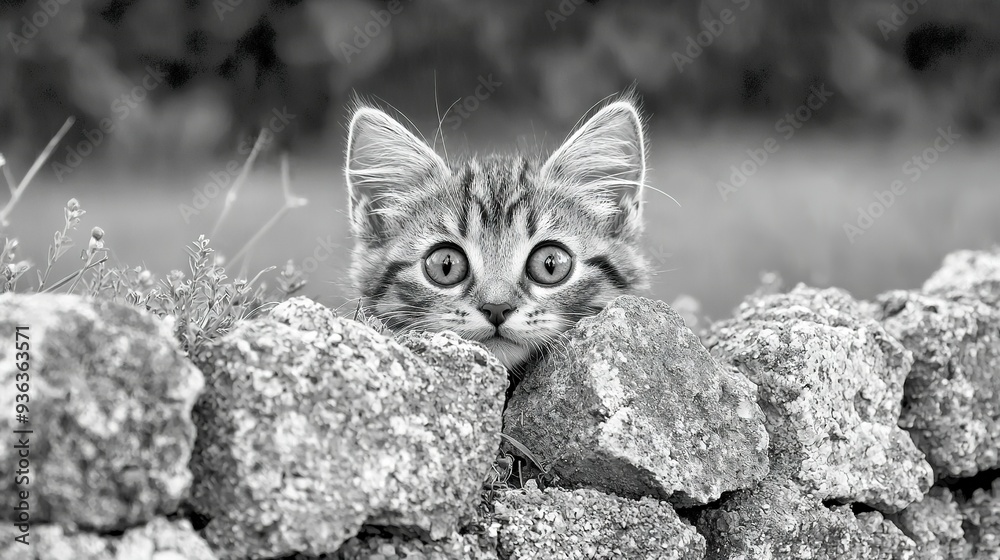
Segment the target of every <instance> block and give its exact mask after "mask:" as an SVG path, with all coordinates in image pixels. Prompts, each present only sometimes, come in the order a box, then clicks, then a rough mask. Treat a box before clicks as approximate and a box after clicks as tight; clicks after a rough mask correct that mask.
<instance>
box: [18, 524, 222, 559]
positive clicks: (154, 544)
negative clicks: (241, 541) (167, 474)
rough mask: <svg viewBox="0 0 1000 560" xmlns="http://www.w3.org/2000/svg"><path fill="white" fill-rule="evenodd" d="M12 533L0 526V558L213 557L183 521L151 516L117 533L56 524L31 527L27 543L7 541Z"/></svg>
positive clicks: (210, 551) (209, 550) (206, 546)
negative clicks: (75, 529)
mask: <svg viewBox="0 0 1000 560" xmlns="http://www.w3.org/2000/svg"><path fill="white" fill-rule="evenodd" d="M14 536H16V534H15V531H14V530H13V529H12V528H11V527H9V526H8V525H2V526H0V539H2V541H3V542H4V543H5V544H4V547H0V560H215V559H216V557H215V555H214V554H213V553H212V550H211V549H210V548H209V547H208V544H207V543H206V542H205V541H203V540H202V539H201V537H199V536H198V534H197V533H195V532H194V530H193V529H192V528H191V524H190V523H188V522H187V521H186V520H179V521H168V520H166V519H164V518H162V517H157V518H154V519H153V520H152V521H150V522H149V523H147V524H145V525H141V526H139V527H135V528H132V529H129V530H127V531H125V533H124V534H122V535H121V536H110V535H99V534H95V533H72V532H68V531H67V530H66V529H64V528H63V527H60V526H59V525H36V526H32V528H31V544H29V545H28V546H24V545H21V544H7V543H11V542H12V539H13V538H14Z"/></svg>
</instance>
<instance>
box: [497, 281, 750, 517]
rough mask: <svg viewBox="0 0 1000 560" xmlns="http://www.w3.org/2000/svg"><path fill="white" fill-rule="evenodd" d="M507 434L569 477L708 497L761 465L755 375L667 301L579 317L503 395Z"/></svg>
mask: <svg viewBox="0 0 1000 560" xmlns="http://www.w3.org/2000/svg"><path fill="white" fill-rule="evenodd" d="M504 433H505V434H506V435H507V436H509V437H511V438H513V439H514V440H516V441H518V442H520V443H521V444H522V445H524V446H525V447H526V448H527V449H529V450H530V451H531V453H532V454H533V455H534V456H535V458H536V460H538V461H540V462H541V463H542V464H543V465H544V466H545V467H547V468H548V469H550V470H551V472H552V473H553V474H555V475H557V476H558V477H559V484H560V485H565V486H568V487H587V488H596V489H600V490H603V491H606V492H610V493H614V494H617V495H621V496H628V497H640V496H651V497H656V498H659V499H666V500H669V501H671V502H673V503H676V504H680V505H695V504H705V503H708V502H711V501H712V500H715V499H717V498H718V497H719V496H720V495H721V494H722V493H723V492H725V491H729V490H734V489H737V488H744V487H746V486H749V485H752V484H753V483H754V482H756V481H758V480H760V479H762V478H763V477H764V475H765V474H766V473H767V452H766V451H767V434H766V432H765V430H764V426H763V413H762V412H761V410H760V408H759V407H758V406H757V403H756V393H755V389H754V386H753V385H752V384H751V383H749V382H748V381H747V380H746V378H744V377H743V376H742V375H740V374H739V373H736V372H733V371H730V370H729V369H727V368H723V367H721V366H720V365H719V364H718V362H716V360H715V359H713V358H712V357H711V356H710V355H709V354H708V352H707V351H706V350H705V348H704V347H703V346H702V345H701V342H700V341H699V340H698V337H696V336H695V335H694V334H693V333H692V332H691V331H690V330H689V329H688V328H687V327H686V326H685V325H684V322H683V320H682V319H681V318H680V317H679V316H678V315H677V314H676V313H674V312H673V310H671V309H670V307H669V306H667V305H666V304H665V303H663V302H653V301H650V300H647V299H643V298H639V297H634V296H623V297H620V298H617V299H615V300H614V301H613V302H611V304H609V305H608V306H607V307H606V308H605V309H604V310H603V311H602V312H601V313H599V314H597V315H596V316H594V317H589V318H585V319H583V320H581V321H580V322H579V324H578V325H577V326H576V327H574V328H573V329H571V330H570V331H568V332H567V333H566V337H565V342H564V344H563V345H562V346H561V347H559V348H556V349H555V350H554V351H552V352H551V353H550V354H549V355H548V356H546V357H545V358H544V360H543V361H542V363H541V364H540V365H539V366H538V367H537V368H536V369H535V370H533V371H532V372H530V373H529V374H528V375H527V377H526V379H525V380H524V381H522V382H521V384H520V385H519V386H518V387H517V389H516V390H515V392H514V395H513V396H512V397H511V399H510V402H509V403H508V405H507V410H506V412H505V413H504Z"/></svg>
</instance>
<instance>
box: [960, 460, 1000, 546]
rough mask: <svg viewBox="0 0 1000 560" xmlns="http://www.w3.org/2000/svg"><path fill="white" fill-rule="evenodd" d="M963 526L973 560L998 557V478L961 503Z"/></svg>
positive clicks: (999, 505)
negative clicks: (991, 484)
mask: <svg viewBox="0 0 1000 560" xmlns="http://www.w3.org/2000/svg"><path fill="white" fill-rule="evenodd" d="M962 516H963V517H964V518H965V521H964V524H963V527H964V528H965V530H966V531H965V532H966V539H967V540H968V541H969V542H970V544H971V545H972V558H974V559H975V560H987V559H989V560H995V559H996V558H1000V478H996V479H994V480H993V486H992V488H990V489H985V488H979V489H976V490H975V491H974V492H973V493H972V497H971V498H970V499H969V500H968V501H967V502H965V503H964V504H962Z"/></svg>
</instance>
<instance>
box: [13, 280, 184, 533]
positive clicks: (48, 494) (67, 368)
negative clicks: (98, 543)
mask: <svg viewBox="0 0 1000 560" xmlns="http://www.w3.org/2000/svg"><path fill="white" fill-rule="evenodd" d="M17 326H27V327H28V330H27V331H22V332H26V333H27V334H28V336H29V339H28V343H29V350H28V354H29V364H30V366H29V371H28V374H29V375H28V383H29V385H30V389H29V392H28V396H29V398H30V401H29V402H28V403H27V404H28V416H29V419H30V423H29V424H20V423H18V424H16V425H15V424H14V420H15V418H14V405H15V399H16V393H17V391H16V388H15V383H19V382H21V381H22V380H23V378H20V377H17V376H18V375H19V374H20V371H18V370H17V369H16V368H15V363H16V361H15V358H16V357H17V351H16V349H15V345H14V342H15V341H14V332H15V327H17ZM0 331H2V332H4V333H8V334H7V336H8V341H7V342H5V343H4V344H2V345H0V410H3V411H4V413H3V414H2V415H0V431H2V432H3V433H4V434H7V435H10V434H11V431H12V430H14V429H25V428H27V429H31V430H32V431H33V433H31V434H27V437H28V439H29V449H30V456H29V457H28V459H29V460H30V467H29V470H30V472H29V473H28V476H29V481H28V482H29V483H28V484H27V485H25V486H20V487H18V486H15V482H14V481H15V477H14V473H13V472H12V470H13V469H12V467H13V466H14V465H15V464H16V462H17V459H18V457H17V455H16V454H17V451H18V450H16V449H14V447H13V440H12V439H8V440H6V443H5V444H4V445H2V446H0V475H2V476H0V495H2V496H4V497H5V499H7V497H10V498H11V499H13V497H14V496H16V495H17V491H18V490H23V491H28V492H29V499H28V502H29V504H30V511H31V521H32V522H33V523H48V522H53V523H61V524H66V525H73V524H78V525H80V526H82V527H85V528H90V529H95V530H102V531H111V530H120V529H124V528H126V527H129V526H132V525H136V524H139V523H142V522H145V521H148V520H150V519H152V518H153V517H154V516H156V515H157V514H158V513H170V512H172V511H174V510H175V509H176V508H177V505H178V503H179V501H180V499H181V498H182V497H183V496H184V494H185V492H186V491H187V489H188V487H189V485H190V483H191V473H190V471H189V470H188V459H189V457H190V455H191V448H192V446H193V444H194V437H195V429H194V425H193V424H192V422H191V417H190V412H191V408H192V406H193V404H194V401H195V399H196V398H197V395H198V393H199V391H200V390H201V388H202V385H203V378H202V375H201V372H199V371H198V370H197V369H195V368H194V366H193V365H191V363H190V362H189V361H188V360H187V359H186V358H185V357H184V355H183V353H182V352H181V350H180V349H179V347H178V344H177V343H176V341H175V340H174V338H173V335H172V333H171V330H170V328H169V326H168V325H167V324H165V323H164V322H163V321H161V320H160V319H157V318H156V317H154V316H152V315H149V314H147V313H144V312H141V311H139V310H137V309H135V308H132V307H127V306H124V305H119V304H114V303H110V302H106V301H88V300H86V299H83V298H80V297H76V296H70V295H12V294H7V295H3V296H0ZM8 469H10V470H8ZM7 503H9V502H7V501H5V502H4V504H7ZM13 512H14V510H13V508H12V507H4V508H2V510H0V519H5V520H6V519H11V517H12V514H13ZM4 546H6V544H5V545H4Z"/></svg>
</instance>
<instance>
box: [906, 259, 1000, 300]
mask: <svg viewBox="0 0 1000 560" xmlns="http://www.w3.org/2000/svg"><path fill="white" fill-rule="evenodd" d="M923 291H924V292H925V293H927V294H933V295H940V296H945V297H947V296H950V295H956V294H967V295H969V296H971V297H972V298H974V299H978V300H979V301H982V302H983V303H986V304H988V305H992V306H994V307H1000V247H997V248H995V249H993V250H992V251H956V252H954V253H951V254H950V255H948V256H946V257H945V259H944V263H943V264H942V265H941V268H940V269H938V270H937V272H935V273H934V274H933V275H932V276H931V277H930V278H928V279H927V281H926V282H924V287H923Z"/></svg>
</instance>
